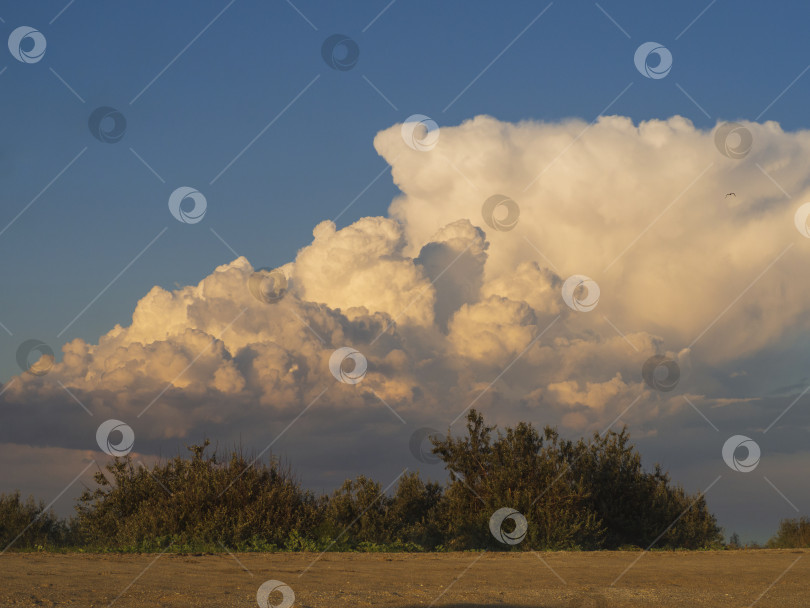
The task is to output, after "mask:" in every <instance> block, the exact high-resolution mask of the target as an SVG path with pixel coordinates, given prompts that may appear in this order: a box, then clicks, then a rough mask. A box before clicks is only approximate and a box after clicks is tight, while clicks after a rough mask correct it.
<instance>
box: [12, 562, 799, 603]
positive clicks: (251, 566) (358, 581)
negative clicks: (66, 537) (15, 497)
mask: <svg viewBox="0 0 810 608" xmlns="http://www.w3.org/2000/svg"><path fill="white" fill-rule="evenodd" d="M808 553H810V551H799V550H784V551H778V550H757V551H753V550H751V551H748V550H746V551H710V552H653V553H641V552H594V553H589V552H583V553H556V552H549V553H532V552H523V553H442V554H347V553H325V554H323V555H318V554H316V553H275V554H261V553H239V554H228V553H222V554H218V555H174V554H168V553H167V554H146V555H110V554H104V555H101V554H94V555H86V554H47V553H20V554H14V553H6V554H4V555H2V556H0V606H3V607H4V608H5V607H7V606H8V607H15V608H16V607H23V606H25V607H27V606H36V607H41V606H81V607H83V608H95V607H102V606H110V605H112V606H116V607H118V608H129V607H132V608H135V607H137V608H144V607H150V608H151V607H163V606H166V607H172V608H174V607H177V608H179V607H183V608H188V607H192V606H193V607H198V606H199V607H202V606H205V607H213V608H231V607H233V608H236V607H245V608H254V607H256V606H258V603H257V600H256V592H257V590H258V588H259V586H260V585H261V584H262V583H263V582H265V581H267V580H271V579H272V580H278V581H281V582H283V583H285V584H286V585H288V586H289V587H290V588H291V589H292V590H293V592H294V594H295V607H296V608H306V607H313V608H314V607H320V606H324V607H329V608H338V607H342V606H347V607H356V606H360V607H362V606H374V607H377V606H379V607H389V606H390V607H397V608H416V607H417V606H444V607H456V608H473V607H495V606H497V607H499V608H517V607H529V606H531V607H537V608H540V607H543V608H546V607H548V608H552V607H562V608H575V607H577V608H622V607H631V606H632V607H641V606H645V607H647V606H688V607H690V608H694V607H699V606H706V607H711V608H720V607H725V606H728V607H733V608H739V607H743V606H751V605H755V606H757V607H758V608H767V607H774V608H776V607H779V608H792V607H799V606H801V607H810V555H808ZM281 601H282V595H281V593H280V592H278V591H277V592H274V593H273V594H272V595H270V602H271V605H273V604H275V605H278V604H279V603H281Z"/></svg>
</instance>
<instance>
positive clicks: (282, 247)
mask: <svg viewBox="0 0 810 608" xmlns="http://www.w3.org/2000/svg"><path fill="white" fill-rule="evenodd" d="M66 4H67V6H66ZM808 17H810V5H808V4H807V3H804V2H798V1H790V2H781V3H779V4H778V5H773V4H772V5H765V4H763V3H760V2H747V1H743V2H733V3H732V2H729V1H728V0H717V1H711V2H710V1H709V0H698V1H695V2H691V1H684V2H678V3H672V2H668V3H665V2H649V1H644V2H642V1H634V2H619V1H611V0H603V1H602V2H600V3H598V4H596V3H593V2H585V1H571V2H568V1H562V0H558V1H556V2H553V3H548V2H545V1H541V2H516V1H515V2H509V3H496V2H469V1H467V2H462V1H459V2H441V3H435V2H414V1H409V0H399V1H396V2H390V3H389V2H388V1H380V2H356V3H351V4H348V3H335V2H308V1H305V0H295V2H294V4H293V3H290V2H285V1H283V0H274V1H272V2H270V1H265V2H251V1H249V0H236V1H235V2H230V3H229V2H227V1H225V0H223V1H216V2H209V1H180V0H177V1H173V2H170V3H166V2H140V3H134V2H133V3H123V2H119V3H103V2H91V1H89V0H76V1H75V2H71V3H69V4H68V3H67V2H66V1H63V0H57V1H53V2H52V1H41V2H37V3H15V4H6V5H3V6H1V7H0V19H2V22H0V32H2V33H3V35H4V36H6V37H7V36H8V35H9V34H11V32H12V31H13V30H14V29H15V28H17V27H19V26H30V27H33V28H36V29H37V30H39V31H41V32H42V33H43V34H44V36H45V38H46V39H47V51H46V54H45V56H44V58H43V59H42V60H41V61H39V62H37V63H32V64H25V63H22V62H19V61H16V60H15V59H14V58H13V57H12V56H11V54H10V53H8V52H6V49H5V48H2V49H0V116H2V120H0V183H2V188H0V231H2V232H0V278H1V279H2V285H3V288H2V290H0V323H2V324H3V326H5V328H7V331H2V330H0V380H2V381H6V380H8V379H9V378H10V377H11V376H13V375H15V374H17V373H18V372H19V368H18V367H17V363H16V361H15V353H16V349H17V346H18V345H19V344H20V343H21V342H23V341H24V340H26V339H30V338H36V339H40V340H43V341H45V342H46V343H48V344H50V345H51V346H53V347H54V350H56V351H57V352H58V351H59V349H60V347H61V345H62V344H64V343H65V342H67V341H69V340H71V339H74V338H81V339H83V340H85V341H87V342H90V343H95V342H97V340H98V338H99V336H101V335H103V334H104V333H106V332H107V331H108V330H109V329H110V328H112V327H113V326H114V325H115V324H116V323H118V324H121V325H125V326H126V325H128V324H129V323H130V320H131V315H132V312H133V309H134V307H135V304H136V302H137V301H138V299H140V298H141V297H143V296H144V295H145V294H146V293H147V292H148V291H149V289H150V288H151V287H152V286H154V285H160V286H162V287H164V288H167V289H170V288H173V287H174V286H176V285H187V284H195V283H197V282H198V281H200V280H201V279H202V278H203V277H205V276H206V275H208V274H210V273H211V271H212V269H213V268H214V267H216V266H217V265H220V264H225V263H228V262H230V261H231V260H233V259H234V257H236V256H235V255H234V254H233V252H232V250H233V251H235V252H236V253H238V254H239V255H245V256H246V257H247V258H248V259H249V260H250V261H251V263H252V264H253V266H254V267H260V266H268V267H274V266H278V265H281V264H284V263H287V262H289V261H291V260H292V259H293V258H294V257H295V254H296V252H297V251H298V250H299V249H300V248H301V247H304V246H305V245H307V244H309V243H310V242H311V241H312V230H313V227H314V226H315V225H316V224H317V223H318V222H320V221H322V220H326V219H331V218H335V217H336V216H338V215H339V214H341V213H342V214H341V215H340V217H339V219H338V220H337V225H338V227H339V228H341V227H344V226H347V225H349V224H351V223H352V222H354V221H356V220H357V219H358V218H361V217H365V216H378V215H385V214H386V213H387V210H388V206H389V204H390V203H391V201H392V199H393V198H394V197H395V196H396V195H397V194H398V190H397V188H396V187H395V185H394V183H393V181H392V179H391V175H390V171H388V170H387V163H386V162H385V161H384V160H383V159H382V158H381V157H380V155H378V154H377V152H376V151H375V149H374V146H373V144H372V142H373V139H374V136H375V135H376V134H377V133H378V132H379V131H381V130H383V129H386V128H388V127H390V126H391V125H394V124H397V123H400V122H402V121H403V120H405V119H406V118H407V117H408V116H411V115H413V114H424V115H428V116H430V117H431V118H432V119H434V120H435V121H436V122H437V123H438V124H439V125H440V127H444V126H454V125H458V124H460V123H462V122H463V121H465V120H468V119H470V118H472V117H474V116H477V115H480V114H487V115H491V116H493V117H495V118H497V119H499V120H501V121H505V122H519V121H523V120H536V121H559V120H561V119H565V118H569V117H576V118H580V119H583V120H585V121H586V122H588V121H591V120H593V119H595V118H596V117H597V116H598V115H599V114H600V113H606V114H619V115H624V116H629V117H631V118H632V119H633V120H634V121H642V120H648V119H655V118H661V119H663V118H668V117H670V116H673V115H676V114H677V115H682V116H685V117H687V118H689V119H690V120H691V121H693V122H694V124H695V125H696V126H697V127H699V128H703V129H708V128H712V127H713V126H714V125H715V124H716V122H718V121H720V120H736V119H740V120H742V119H745V120H755V121H765V120H774V121H778V122H779V123H780V124H781V126H782V128H783V129H785V130H797V129H805V128H808V126H810V114H809V113H808V111H807V107H808V106H807V99H808V96H809V95H810V75H807V74H805V71H807V69H808V67H810V66H808V63H810V57H809V56H808V46H807V42H806V41H807V35H806V26H807V23H808ZM336 33H340V34H345V35H346V36H348V37H350V38H352V39H353V40H354V41H355V42H356V44H357V45H358V47H359V51H360V54H359V60H358V62H357V65H356V66H355V67H354V68H353V69H351V70H347V71H338V70H333V69H331V68H330V67H329V66H327V65H326V63H325V62H324V60H323V58H322V56H321V45H322V43H323V41H324V40H325V39H326V38H327V37H328V36H331V35H333V34H336ZM647 41H655V42H658V43H660V44H661V45H664V46H665V47H666V48H668V49H669V50H670V51H671V53H672V55H673V58H674V59H673V67H672V70H671V72H670V73H669V75H668V76H667V77H666V78H664V79H660V80H655V79H647V78H644V77H643V76H642V75H641V74H640V73H639V72H638V70H637V69H636V67H635V65H634V63H633V55H634V52H635V50H636V48H637V47H638V46H639V45H640V44H642V43H644V42H647ZM4 46H5V45H4ZM99 106H110V107H113V108H115V109H117V110H118V111H120V112H121V113H122V114H123V116H124V117H125V119H126V125H127V126H126V132H125V134H124V137H123V138H122V139H121V141H119V142H118V143H115V144H105V143H101V142H99V141H98V140H97V139H95V138H94V137H93V136H92V135H91V133H90V131H89V129H88V125H87V122H88V117H89V116H90V114H91V112H92V111H93V110H94V109H95V108H97V107H99ZM257 136H258V137H257ZM147 165H148V166H147ZM55 178H56V179H55ZM180 186H192V187H194V188H197V189H198V190H199V191H201V192H202V193H203V194H204V195H205V197H206V199H207V204H208V207H207V213H206V216H205V220H204V222H202V223H200V224H198V225H183V224H181V223H179V222H177V221H175V220H174V219H173V218H172V217H171V215H170V214H169V212H168V209H167V205H166V201H167V199H168V197H169V195H170V194H171V192H172V191H173V190H174V189H175V188H177V187H180ZM350 203H352V204H351V206H350V207H349V208H348V209H346V207H347V206H348V205H349V204H350ZM344 210H345V211H344ZM21 212H22V213H21ZM223 241H224V242H223ZM11 334H13V335H11ZM790 347H791V348H793V347H794V346H790ZM774 367H776V368H780V366H779V364H774ZM792 381H795V378H785V380H784V382H785V383H789V382H792ZM690 489H693V490H694V489H696V488H694V487H692V488H690ZM741 521H742V522H743V523H741V524H740V525H745V520H744V518H741ZM769 526H770V524H769ZM757 534H759V535H760V536H759V538H760V539H761V538H762V534H764V532H762V531H761V530H759V531H757Z"/></svg>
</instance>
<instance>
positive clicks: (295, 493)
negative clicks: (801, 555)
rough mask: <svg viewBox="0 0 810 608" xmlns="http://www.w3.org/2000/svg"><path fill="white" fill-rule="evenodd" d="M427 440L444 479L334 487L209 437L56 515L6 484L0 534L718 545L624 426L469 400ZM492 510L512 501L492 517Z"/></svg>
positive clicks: (445, 544)
mask: <svg viewBox="0 0 810 608" xmlns="http://www.w3.org/2000/svg"><path fill="white" fill-rule="evenodd" d="M431 442H432V450H433V453H434V454H435V455H436V456H437V457H438V458H440V459H441V460H442V461H443V462H444V465H445V468H446V469H447V471H448V473H449V480H448V481H447V482H446V483H445V484H440V483H437V482H433V481H426V480H423V479H422V478H421V477H420V476H419V474H418V473H405V474H403V475H402V476H400V477H399V478H398V480H397V481H396V483H395V484H394V487H393V489H392V490H391V491H389V492H386V491H384V489H383V488H382V487H381V484H380V483H379V482H377V481H374V480H373V479H370V478H368V477H365V476H362V475H361V476H359V477H357V478H355V479H350V480H347V481H345V482H344V483H343V485H342V486H341V487H339V488H338V489H336V490H335V491H334V492H331V493H328V494H315V493H313V492H311V491H308V490H305V489H303V488H302V487H301V485H300V483H299V482H298V480H297V479H296V477H295V475H294V474H293V473H292V471H291V469H290V468H289V467H287V466H283V465H282V464H281V463H280V462H279V460H278V459H277V458H272V457H271V458H269V459H265V460H259V461H254V460H252V459H250V458H249V457H248V456H247V455H245V454H244V453H243V452H242V451H241V450H231V451H229V452H228V453H227V454H226V455H225V456H224V457H221V456H220V455H219V454H217V452H216V450H212V449H210V443H209V441H207V440H206V441H205V442H203V443H202V444H201V445H192V446H189V448H188V449H189V454H188V455H186V456H182V455H178V456H176V457H174V458H171V459H168V460H163V461H160V462H156V463H155V464H153V465H152V466H151V467H147V466H145V465H137V464H136V463H134V462H133V460H132V458H131V457H130V456H129V455H127V456H126V457H123V458H115V459H113V460H112V461H110V462H108V463H107V464H106V465H105V467H104V469H102V470H99V471H98V472H97V473H96V475H95V483H96V486H95V487H94V488H88V489H86V490H85V491H84V492H83V493H82V495H81V496H80V497H79V499H78V501H77V504H76V506H75V511H76V512H75V515H74V516H72V517H70V518H66V519H61V518H58V517H56V516H55V514H54V513H53V512H52V511H51V510H46V509H45V508H44V505H43V503H42V502H37V501H35V500H34V499H33V498H29V499H27V500H23V499H22V498H21V496H20V494H19V492H16V493H12V494H7V495H0V547H7V546H8V545H11V548H12V549H17V550H25V549H37V548H39V549H47V550H58V549H60V548H66V549H79V550H88V551H91V550H92V551H159V550H164V549H172V550H176V551H200V550H215V551H218V550H221V549H223V548H227V549H229V550H241V551H250V550H254V551H272V550H290V551H324V550H330V551H443V550H471V549H472V550H483V549H485V550H513V551H519V550H531V549H534V550H549V549H551V550H596V549H620V548H626V547H640V548H643V549H647V548H673V549H674V548H686V549H701V548H719V547H721V546H722V542H723V535H722V531H721V529H720V528H719V527H718V525H717V521H716V518H715V517H714V515H712V514H711V513H710V512H709V510H708V509H707V507H706V503H705V500H704V498H703V496H702V495H691V494H689V493H687V492H686V491H685V490H684V489H683V488H682V487H680V486H679V485H675V484H673V483H672V481H671V480H670V478H669V476H668V475H667V474H666V473H665V472H664V471H662V470H661V468H660V467H659V466H657V465H656V466H655V467H654V468H653V470H652V471H649V472H648V471H645V470H644V469H643V467H642V463H641V457H640V455H639V453H638V452H637V451H636V449H635V448H634V446H633V445H632V444H631V443H630V437H629V434H628V433H627V431H626V429H624V430H622V431H620V432H615V431H609V432H607V433H605V434H604V435H599V434H594V435H593V436H592V437H591V438H589V439H584V438H583V439H580V440H578V441H570V440H565V439H562V438H561V437H560V436H559V434H558V433H557V431H556V430H555V429H553V428H550V427H545V428H544V429H543V430H542V432H540V431H538V430H537V429H535V428H534V427H533V426H532V425H531V424H529V423H523V422H521V423H519V424H517V425H516V426H515V427H507V428H506V429H504V430H503V431H497V430H496V429H495V428H494V427H491V426H488V425H487V424H486V423H485V422H484V418H483V416H482V415H481V414H480V413H478V412H477V411H475V410H471V411H470V412H469V413H468V415H467V425H466V434H464V435H462V436H459V437H453V436H451V435H450V434H449V433H448V435H447V436H446V437H432V438H431ZM504 509H506V510H504ZM497 513H507V514H513V515H510V516H509V517H506V518H505V519H503V520H502V521H500V520H498V521H496V520H495V518H496V517H497ZM802 521H803V522H804V523H803V524H802V525H801V526H800V527H797V528H796V532H795V534H793V533H792V532H791V534H792V536H790V535H788V534H787V532H785V533H783V534H782V537H780V538H782V541H780V543H787V542H789V541H788V540H787V539H788V536H790V538H794V537H801V538H802V542H804V543H805V544H807V542H808V541H810V535H808V534H807V530H808V528H810V522H806V521H805V520H802ZM493 522H494V523H493ZM522 522H523V526H522ZM783 524H784V522H783ZM521 526H522V527H521ZM797 526H798V524H797ZM786 530H787V528H786ZM800 532H801V533H800ZM496 533H497V534H496ZM505 539H506V540H505ZM510 539H511V540H510Z"/></svg>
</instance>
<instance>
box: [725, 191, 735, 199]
mask: <svg viewBox="0 0 810 608" xmlns="http://www.w3.org/2000/svg"><path fill="white" fill-rule="evenodd" d="M729 196H733V197H735V198H736V197H737V195H736V194H734V193H733V192H729V193H728V194H726V198H728V197H729Z"/></svg>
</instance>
